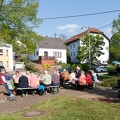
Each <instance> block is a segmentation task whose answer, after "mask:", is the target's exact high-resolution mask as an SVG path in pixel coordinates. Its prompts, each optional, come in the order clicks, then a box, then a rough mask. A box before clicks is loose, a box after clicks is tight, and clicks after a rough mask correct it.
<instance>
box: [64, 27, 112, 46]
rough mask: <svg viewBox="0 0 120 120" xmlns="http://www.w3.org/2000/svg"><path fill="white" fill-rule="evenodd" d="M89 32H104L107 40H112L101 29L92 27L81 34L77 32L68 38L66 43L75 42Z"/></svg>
mask: <svg viewBox="0 0 120 120" xmlns="http://www.w3.org/2000/svg"><path fill="white" fill-rule="evenodd" d="M88 32H90V33H96V34H102V35H103V36H104V37H105V38H106V39H107V40H109V41H110V39H109V38H108V37H107V36H106V35H105V34H104V33H103V32H102V31H100V30H98V29H96V28H90V29H89V30H86V31H84V32H82V33H80V34H77V35H75V36H73V37H71V38H69V39H68V40H66V41H65V42H64V43H65V44H68V43H71V42H74V41H76V40H79V39H80V38H82V37H83V36H84V35H86V34H87V33H88Z"/></svg>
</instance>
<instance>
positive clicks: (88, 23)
mask: <svg viewBox="0 0 120 120" xmlns="http://www.w3.org/2000/svg"><path fill="white" fill-rule="evenodd" d="M39 1H40V5H39V8H38V13H37V17H38V18H55V17H64V16H76V15H85V14H92V13H101V12H107V11H115V10H120V0H39ZM119 14H120V11H118V12H110V13H106V14H96V15H89V16H78V17H68V18H62V19H43V22H42V23H41V24H40V26H39V27H38V28H35V29H34V31H35V32H37V34H40V35H42V36H48V37H55V35H56V37H60V35H61V34H62V35H65V36H66V37H67V38H70V37H72V36H74V35H76V34H79V33H81V32H83V31H85V30H87V29H88V28H89V27H90V28H92V27H94V28H97V29H99V30H101V31H102V32H104V33H105V35H106V36H108V37H109V38H111V36H112V33H111V30H112V22H113V20H115V19H116V20H117V19H118V15H119ZM108 24H111V25H108ZM106 25H108V26H107V27H104V26H106ZM83 27H84V28H85V29H81V28H83Z"/></svg>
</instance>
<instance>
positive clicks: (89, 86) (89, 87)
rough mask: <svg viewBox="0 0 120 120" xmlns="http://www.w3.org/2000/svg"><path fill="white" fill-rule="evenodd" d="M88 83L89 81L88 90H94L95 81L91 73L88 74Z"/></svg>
mask: <svg viewBox="0 0 120 120" xmlns="http://www.w3.org/2000/svg"><path fill="white" fill-rule="evenodd" d="M86 81H87V87H88V89H92V87H93V80H92V76H91V74H90V72H86Z"/></svg>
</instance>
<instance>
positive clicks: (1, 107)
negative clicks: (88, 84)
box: [0, 87, 118, 114]
mask: <svg viewBox="0 0 120 120" xmlns="http://www.w3.org/2000/svg"><path fill="white" fill-rule="evenodd" d="M56 96H73V97H74V96H77V97H80V98H87V99H96V98H118V96H117V90H112V89H111V88H104V87H100V88H99V89H95V88H93V89H92V90H88V91H85V92H83V91H77V90H70V89H63V88H60V92H59V93H56V94H55V95H54V94H46V95H43V96H39V95H34V96H32V95H28V96H26V97H23V98H22V97H21V96H17V100H15V101H6V102H4V103H0V114H2V113H13V112H16V111H19V110H23V109H26V108H29V107H30V106H31V105H33V104H36V103H38V102H42V101H44V100H47V99H49V98H52V97H56Z"/></svg>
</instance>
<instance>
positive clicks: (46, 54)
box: [44, 51, 48, 59]
mask: <svg viewBox="0 0 120 120" xmlns="http://www.w3.org/2000/svg"><path fill="white" fill-rule="evenodd" d="M44 59H48V52H47V51H44Z"/></svg>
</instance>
